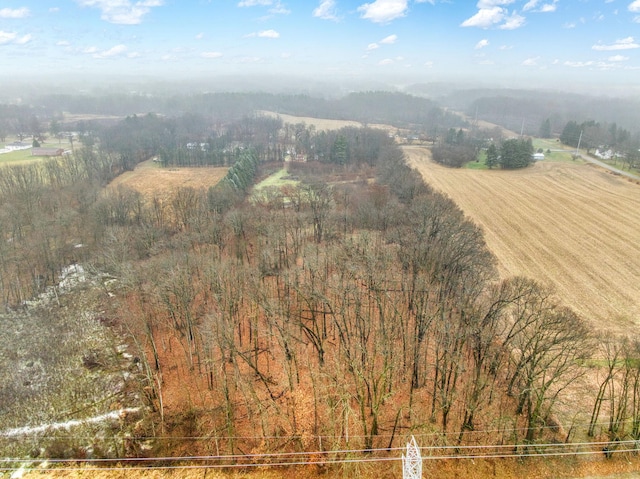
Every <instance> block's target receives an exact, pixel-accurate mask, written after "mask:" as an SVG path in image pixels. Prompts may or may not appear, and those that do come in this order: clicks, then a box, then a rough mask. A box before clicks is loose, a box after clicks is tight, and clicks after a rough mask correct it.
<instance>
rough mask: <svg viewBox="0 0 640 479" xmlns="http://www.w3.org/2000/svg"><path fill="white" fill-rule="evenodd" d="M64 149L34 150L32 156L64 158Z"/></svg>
mask: <svg viewBox="0 0 640 479" xmlns="http://www.w3.org/2000/svg"><path fill="white" fill-rule="evenodd" d="M63 154H64V149H62V148H33V149H32V150H31V156H62V155H63Z"/></svg>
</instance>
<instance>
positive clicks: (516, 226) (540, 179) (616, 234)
mask: <svg viewBox="0 0 640 479" xmlns="http://www.w3.org/2000/svg"><path fill="white" fill-rule="evenodd" d="M404 151H405V153H406V155H407V157H408V160H409V163H410V165H411V166H413V167H414V168H416V169H417V170H418V171H419V172H420V173H421V174H422V176H423V177H424V178H425V181H426V182H427V183H429V184H430V185H432V186H433V187H435V188H436V189H438V190H441V191H442V192H444V193H446V194H447V195H449V196H450V197H451V198H452V199H453V200H454V201H455V202H456V203H457V204H458V206H459V207H460V208H461V209H462V210H463V211H464V212H465V214H467V215H468V216H469V217H470V218H471V219H472V220H473V221H475V222H476V223H477V224H479V225H480V226H481V227H482V228H483V229H484V232H485V237H486V241H487V244H488V245H489V248H490V249H491V250H492V251H493V252H494V254H495V255H496V256H497V258H498V268H499V271H500V273H501V275H502V276H505V277H506V276H511V275H525V276H529V277H532V278H535V279H537V280H539V281H542V282H543V283H545V284H548V285H552V286H553V287H554V288H555V289H556V292H557V293H558V295H559V297H560V298H561V299H562V301H563V302H564V303H565V304H567V305H568V306H570V307H572V308H573V309H575V310H576V311H577V312H579V313H580V314H581V315H582V316H583V317H585V318H586V319H587V320H589V321H590V322H591V324H592V325H593V326H594V328H595V329H596V330H598V331H605V330H610V331H613V332H618V333H638V332H640V280H639V279H640V185H638V184H637V183H636V182H633V181H630V180H627V179H623V178H622V177H619V176H616V175H614V174H612V173H609V172H605V171H604V170H601V169H599V168H597V167H594V166H592V165H585V164H578V163H576V162H550V161H546V160H545V161H542V162H538V163H536V164H534V165H533V166H531V167H529V168H527V169H525V170H518V171H502V170H470V169H450V168H445V167H442V166H440V165H438V164H436V163H434V162H433V161H431V159H430V152H429V150H428V149H426V148H422V147H419V146H406V147H404Z"/></svg>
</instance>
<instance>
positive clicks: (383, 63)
mask: <svg viewBox="0 0 640 479" xmlns="http://www.w3.org/2000/svg"><path fill="white" fill-rule="evenodd" d="M391 64H393V60H392V59H391V58H385V59H384V60H380V61H379V62H378V65H391Z"/></svg>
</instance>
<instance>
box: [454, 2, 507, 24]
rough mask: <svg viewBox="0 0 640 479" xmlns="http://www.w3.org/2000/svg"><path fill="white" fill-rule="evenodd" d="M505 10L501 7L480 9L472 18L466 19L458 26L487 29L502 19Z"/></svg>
mask: <svg viewBox="0 0 640 479" xmlns="http://www.w3.org/2000/svg"><path fill="white" fill-rule="evenodd" d="M504 15H505V10H504V9H503V8H502V7H493V8H481V9H480V10H478V13H476V14H475V15H474V16H472V17H470V18H467V19H466V20H465V21H464V22H462V24H461V25H460V26H462V27H478V28H489V27H491V26H492V25H495V24H496V23H500V22H501V21H502V20H503V19H504Z"/></svg>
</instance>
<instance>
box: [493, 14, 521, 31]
mask: <svg viewBox="0 0 640 479" xmlns="http://www.w3.org/2000/svg"><path fill="white" fill-rule="evenodd" d="M524 24H525V18H524V17H523V16H520V15H518V14H517V13H513V14H512V15H511V16H510V17H508V18H507V19H506V20H505V22H504V23H503V24H502V25H500V26H499V27H498V28H499V29H500V30H515V29H516V28H520V27H521V26H522V25H524Z"/></svg>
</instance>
